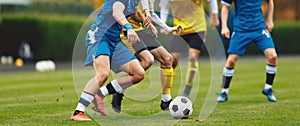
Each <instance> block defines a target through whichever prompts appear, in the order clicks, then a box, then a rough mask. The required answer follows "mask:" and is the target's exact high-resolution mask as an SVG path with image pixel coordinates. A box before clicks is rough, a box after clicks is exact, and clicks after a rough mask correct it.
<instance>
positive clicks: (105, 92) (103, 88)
mask: <svg viewBox="0 0 300 126" xmlns="http://www.w3.org/2000/svg"><path fill="white" fill-rule="evenodd" d="M100 91H101V93H102V94H103V95H104V96H106V95H108V90H107V88H106V86H103V87H101V88H100Z"/></svg>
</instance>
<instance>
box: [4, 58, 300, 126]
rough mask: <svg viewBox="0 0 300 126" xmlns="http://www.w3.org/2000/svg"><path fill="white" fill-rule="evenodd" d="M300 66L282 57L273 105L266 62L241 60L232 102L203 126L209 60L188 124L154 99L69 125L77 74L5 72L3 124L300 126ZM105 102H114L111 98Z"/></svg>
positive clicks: (202, 63) (221, 105)
mask: <svg viewBox="0 0 300 126" xmlns="http://www.w3.org/2000/svg"><path fill="white" fill-rule="evenodd" d="M299 64H300V57H282V58H281V57H280V58H279V67H278V73H277V75H276V79H275V84H274V86H273V87H274V90H275V95H276V96H277V100H278V101H277V102H276V103H270V102H268V101H267V99H266V97H265V96H263V95H262V94H261V89H262V87H263V86H264V81H265V59H263V58H246V59H241V60H240V61H239V62H238V64H237V66H236V67H235V68H236V69H235V75H234V78H233V80H232V84H231V88H230V91H229V100H228V101H227V102H226V103H219V104H218V105H217V107H216V108H215V110H214V111H213V113H212V114H211V115H210V116H209V117H208V118H207V119H206V120H205V121H199V120H198V115H199V113H200V110H201V107H202V104H203V101H204V98H205V96H206V94H207V89H208V87H209V84H210V81H211V77H210V75H211V73H210V68H209V66H210V63H209V61H200V71H201V73H200V75H201V81H200V86H199V90H196V89H194V88H193V90H194V91H195V90H196V93H197V98H196V100H194V104H193V107H194V112H193V115H192V116H191V117H190V118H189V119H184V120H175V119H173V118H172V117H170V116H169V115H168V112H161V111H160V109H159V103H160V96H159V95H158V96H157V97H155V98H154V99H151V100H148V101H139V102H137V101H135V100H132V99H130V98H128V97H125V98H124V100H123V106H122V111H123V112H124V113H122V114H116V113H114V112H112V111H111V108H110V105H109V104H108V103H106V106H108V107H107V108H106V109H107V110H108V111H109V116H108V117H103V116H100V115H99V114H97V113H93V112H89V115H90V116H92V117H95V118H94V119H95V120H96V121H93V122H74V121H71V120H70V116H71V114H72V113H73V110H74V108H75V107H76V104H77V101H78V96H77V94H76V90H75V86H74V84H73V78H72V70H58V71H55V72H44V73H41V72H15V73H1V74H0V86H1V88H0V98H1V99H0V112H1V114H0V125H22V126H24V125H30V126H31V125H54V126H56V125H99V124H102V125H107V123H101V120H106V121H108V122H109V121H113V122H115V123H116V125H136V124H138V123H140V124H143V125H146V126H148V125H184V126H195V125H213V126H216V125H222V126H223V125H300V111H299V109H300V96H299V91H300V86H299V84H298V82H299V73H300V65H299ZM220 76H221V75H220ZM178 81H180V80H176V82H175V84H174V88H173V90H174V91H173V97H175V96H176V95H177V94H178V93H179V94H180V93H181V92H180V90H178V88H179V86H180V85H179V84H177V83H178ZM149 82H150V81H149V80H148V79H145V80H144V81H143V82H142V84H141V86H140V88H143V84H144V85H145V84H146V87H147V83H149ZM81 90H82V89H81ZM159 90H160V89H159ZM216 93H218V92H216ZM106 99H107V100H108V102H109V101H110V99H111V97H107V98H106ZM89 111H90V110H89ZM128 115H130V116H128ZM149 115H156V116H149ZM137 117H139V119H137ZM136 122H138V123H136Z"/></svg>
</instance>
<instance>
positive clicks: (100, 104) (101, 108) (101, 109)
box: [92, 94, 107, 116]
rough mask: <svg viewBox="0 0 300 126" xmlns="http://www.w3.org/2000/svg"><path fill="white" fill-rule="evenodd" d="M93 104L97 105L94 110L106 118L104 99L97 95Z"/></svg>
mask: <svg viewBox="0 0 300 126" xmlns="http://www.w3.org/2000/svg"><path fill="white" fill-rule="evenodd" d="M93 103H94V105H95V107H93V108H92V109H93V110H94V111H96V112H99V113H100V114H102V115H104V116H107V112H106V111H105V109H104V97H101V96H99V95H97V94H96V95H95V98H94V101H93Z"/></svg>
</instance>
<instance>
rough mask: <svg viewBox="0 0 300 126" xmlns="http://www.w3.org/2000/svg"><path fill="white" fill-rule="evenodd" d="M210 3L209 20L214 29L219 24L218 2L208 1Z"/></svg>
mask: <svg viewBox="0 0 300 126" xmlns="http://www.w3.org/2000/svg"><path fill="white" fill-rule="evenodd" d="M208 1H209V3H210V8H211V12H212V20H211V24H212V27H213V28H216V27H218V26H219V24H220V22H219V16H218V13H219V10H218V1H217V0H208Z"/></svg>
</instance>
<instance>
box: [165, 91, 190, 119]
mask: <svg viewBox="0 0 300 126" xmlns="http://www.w3.org/2000/svg"><path fill="white" fill-rule="evenodd" d="M169 110H170V115H171V116H172V117H174V118H175V119H187V118H188V117H189V116H190V115H192V112H193V103H192V102H191V100H190V99H188V98H187V97H184V96H177V97H176V98H175V99H174V100H172V101H171V103H170V105H169Z"/></svg>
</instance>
